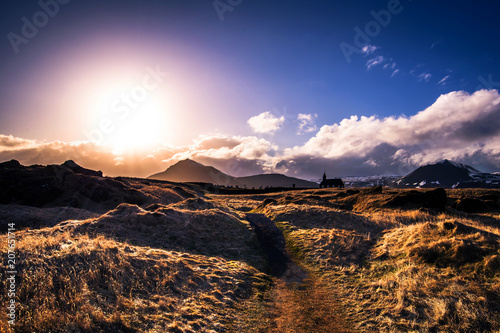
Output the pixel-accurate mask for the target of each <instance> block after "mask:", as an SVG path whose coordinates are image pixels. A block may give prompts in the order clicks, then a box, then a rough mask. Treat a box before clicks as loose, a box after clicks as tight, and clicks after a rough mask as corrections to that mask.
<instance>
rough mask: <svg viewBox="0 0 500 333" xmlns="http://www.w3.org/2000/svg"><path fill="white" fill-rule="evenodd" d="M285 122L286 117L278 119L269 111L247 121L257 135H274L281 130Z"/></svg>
mask: <svg viewBox="0 0 500 333" xmlns="http://www.w3.org/2000/svg"><path fill="white" fill-rule="evenodd" d="M284 122H285V117H284V116H281V117H279V118H278V117H276V116H275V115H273V114H272V113H271V112H269V111H266V112H263V113H261V114H259V115H258V116H254V117H252V118H250V119H248V121H247V123H248V125H250V127H251V128H252V130H253V131H254V132H255V133H269V134H273V133H274V132H276V131H278V130H279V129H281V127H282V125H283V123H284Z"/></svg>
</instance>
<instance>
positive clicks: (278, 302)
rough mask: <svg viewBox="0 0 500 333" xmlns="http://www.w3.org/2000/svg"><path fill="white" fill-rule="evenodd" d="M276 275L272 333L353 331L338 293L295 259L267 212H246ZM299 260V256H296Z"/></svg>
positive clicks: (272, 298)
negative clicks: (346, 319)
mask: <svg viewBox="0 0 500 333" xmlns="http://www.w3.org/2000/svg"><path fill="white" fill-rule="evenodd" d="M246 218H247V221H248V222H249V223H250V225H251V227H252V228H253V230H254V231H255V233H256V235H257V239H258V240H259V242H260V244H261V246H262V248H263V250H264V252H265V253H266V255H267V257H268V260H269V266H270V270H271V273H272V274H273V276H274V277H275V281H274V287H273V290H272V292H271V303H272V310H271V313H272V319H273V320H272V323H271V327H269V330H268V332H272V333H278V332H279V333H281V332H286V333H306V332H307V333H316V332H318V333H320V332H321V333H329V332H339V333H340V332H354V330H352V329H350V328H349V327H348V326H347V323H346V321H345V320H344V318H343V317H344V316H343V315H342V308H341V306H340V304H339V302H338V301H337V300H336V297H335V296H336V295H334V293H333V292H332V291H331V290H330V289H329V288H327V286H326V285H325V284H324V283H323V282H322V281H321V280H320V279H319V278H318V277H317V276H315V275H314V274H311V273H308V272H307V271H305V270H304V269H302V268H301V267H299V266H298V265H297V264H295V262H294V260H293V259H294V258H291V257H290V256H291V255H290V252H289V251H288V250H287V248H286V239H285V236H284V235H283V233H282V232H281V230H280V229H279V228H278V227H277V226H276V225H275V224H274V222H273V221H272V220H270V219H269V218H268V217H267V216H265V215H264V214H250V213H248V214H246ZM295 261H296V260H295Z"/></svg>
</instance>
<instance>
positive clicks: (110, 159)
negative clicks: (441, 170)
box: [0, 90, 500, 179]
mask: <svg viewBox="0 0 500 333" xmlns="http://www.w3.org/2000/svg"><path fill="white" fill-rule="evenodd" d="M281 118H283V117H281ZM281 118H278V117H276V116H273V115H272V114H271V113H269V112H264V113H262V114H260V115H258V116H256V117H252V118H251V119H253V120H252V121H250V120H249V124H250V126H252V127H254V126H255V129H260V132H258V133H264V134H268V133H273V132H274V131H277V130H278V129H280V128H281V126H282V124H283V121H284V119H281ZM297 120H298V121H299V127H298V128H297V130H298V132H297V133H296V134H299V133H307V132H310V133H314V132H316V131H317V132H316V134H315V135H314V136H313V137H312V138H310V139H309V140H307V141H306V142H305V143H304V144H302V145H299V146H295V147H284V148H281V149H280V148H279V147H278V146H277V145H276V144H274V143H273V142H272V140H271V139H268V138H267V139H264V138H260V137H257V136H228V135H211V136H202V137H199V138H198V139H197V140H195V141H194V142H193V143H192V144H191V145H188V146H177V147H172V146H158V147H156V148H155V149H153V150H152V151H148V152H147V153H134V154H133V153H130V154H121V155H117V154H116V153H113V151H112V150H111V149H110V148H106V147H104V146H97V145H94V144H92V143H88V142H69V143H68V142H48V143H47V142H36V141H33V140H27V139H23V138H16V137H13V136H7V135H0V161H6V160H10V159H17V160H19V161H20V162H21V163H22V164H26V165H30V164H54V163H57V164H59V163H62V162H64V161H65V160H68V159H73V160H75V162H77V163H78V164H80V165H82V166H84V167H87V168H91V169H96V170H102V171H103V173H104V174H105V175H108V176H118V175H124V176H137V177H145V176H148V175H150V174H153V173H156V172H159V171H162V170H164V169H166V168H167V167H168V166H170V165H172V164H174V163H176V162H177V161H179V160H182V159H185V158H192V159H195V160H197V161H199V162H201V163H204V164H207V165H213V166H215V167H216V168H218V169H220V170H222V171H223V172H226V173H228V174H231V175H234V176H245V175H251V174H257V173H263V172H282V173H286V174H288V175H290V176H297V177H301V178H305V179H314V178H319V177H320V176H321V175H322V174H323V171H324V170H326V171H327V174H328V175H329V176H332V177H334V176H339V177H342V176H348V175H353V176H356V175H360V176H362V175H378V174H393V175H405V174H407V173H409V172H411V171H412V170H414V169H415V168H416V167H418V166H420V165H422V164H427V163H431V162H435V161H438V160H441V159H444V158H447V159H451V160H455V161H460V162H464V163H467V164H471V165H473V166H476V167H478V168H479V169H480V170H484V171H499V170H500V95H499V93H498V91H496V90H480V91H477V92H475V93H474V94H469V93H467V92H463V91H456V92H451V93H448V94H445V95H441V96H440V97H439V98H438V99H437V100H436V101H435V102H434V103H433V104H432V105H431V106H429V107H428V108H426V109H425V110H423V111H420V112H418V113H417V114H415V115H413V116H410V117H406V116H397V117H396V116H393V117H386V118H378V117H377V116H370V117H366V116H355V115H353V116H351V117H350V118H346V119H343V120H342V121H340V122H339V123H336V124H332V125H324V126H322V127H321V128H320V129H319V130H318V129H317V128H316V124H315V121H316V115H315V114H299V115H298V117H297Z"/></svg>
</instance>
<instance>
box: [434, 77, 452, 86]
mask: <svg viewBox="0 0 500 333" xmlns="http://www.w3.org/2000/svg"><path fill="white" fill-rule="evenodd" d="M449 78H450V76H449V75H446V76H445V77H443V78H442V79H441V80H439V82H438V83H437V84H438V85H442V86H444V85H445V84H446V82H447V81H448V79H449Z"/></svg>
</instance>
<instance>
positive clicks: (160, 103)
mask: <svg viewBox="0 0 500 333" xmlns="http://www.w3.org/2000/svg"><path fill="white" fill-rule="evenodd" d="M117 90H118V89H111V90H109V89H108V91H100V94H101V98H100V99H99V101H98V103H96V105H95V107H94V112H93V114H92V119H93V123H94V124H96V125H97V128H95V129H94V130H93V132H91V133H90V134H91V135H89V136H90V137H91V139H92V141H94V142H98V143H99V144H102V145H104V146H108V147H110V148H112V149H113V152H114V153H115V154H124V153H134V152H147V151H149V150H151V149H152V148H154V147H155V146H156V145H158V144H160V143H168V142H170V141H171V138H172V133H171V130H172V127H171V126H170V125H171V123H172V119H171V106H170V105H169V102H168V100H167V99H166V98H165V97H163V96H160V95H159V93H157V92H149V93H148V94H147V96H145V97H144V98H142V99H140V100H133V99H131V98H127V99H124V98H117V97H116V96H117V95H118V96H120V95H119V94H117ZM122 91H123V90H122ZM105 92H108V93H109V94H105ZM109 96H112V98H110V97H109ZM94 127H95V126H94Z"/></svg>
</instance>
